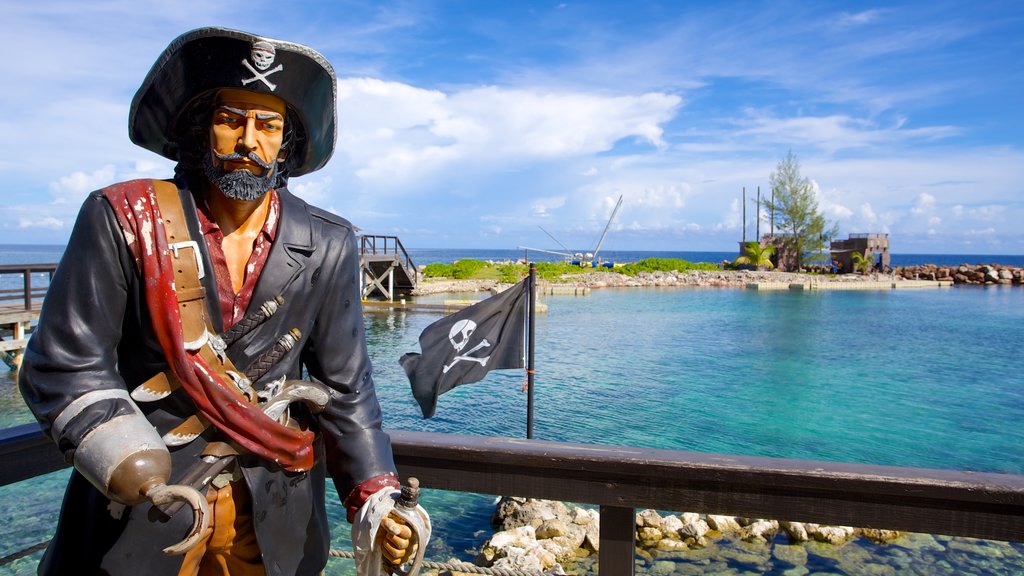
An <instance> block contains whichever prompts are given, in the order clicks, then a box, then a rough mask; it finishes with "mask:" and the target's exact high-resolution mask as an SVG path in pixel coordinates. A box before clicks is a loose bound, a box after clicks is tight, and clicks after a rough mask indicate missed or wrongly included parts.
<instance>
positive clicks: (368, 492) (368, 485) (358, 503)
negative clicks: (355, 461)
mask: <svg viewBox="0 0 1024 576" xmlns="http://www.w3.org/2000/svg"><path fill="white" fill-rule="evenodd" d="M384 488H394V489H395V490H401V489H402V483H401V482H399V481H398V476H395V475H394V474H390V473H388V474H381V475H379V476H374V477H373V478H370V479H369V480H365V481H363V482H362V483H361V484H359V485H358V486H356V487H355V488H353V489H352V491H351V492H349V494H348V496H347V497H346V498H345V502H344V504H345V509H346V510H347V511H348V521H349V523H350V524H351V523H352V521H353V520H355V518H356V513H357V512H359V509H360V508H362V507H363V504H365V503H366V500H367V499H368V498H370V496H373V495H374V494H375V493H376V492H378V491H380V490H383V489H384Z"/></svg>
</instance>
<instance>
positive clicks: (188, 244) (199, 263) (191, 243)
mask: <svg viewBox="0 0 1024 576" xmlns="http://www.w3.org/2000/svg"><path fill="white" fill-rule="evenodd" d="M167 247H168V248H170V249H171V252H174V258H175V259H180V258H178V249H179V248H191V249H192V256H193V257H195V259H196V268H198V269H199V279H200V280H202V279H203V277H204V276H206V270H204V269H203V259H202V258H200V257H199V244H196V241H195V240H187V241H185V242H175V243H174V244H169V245H168V246H167Z"/></svg>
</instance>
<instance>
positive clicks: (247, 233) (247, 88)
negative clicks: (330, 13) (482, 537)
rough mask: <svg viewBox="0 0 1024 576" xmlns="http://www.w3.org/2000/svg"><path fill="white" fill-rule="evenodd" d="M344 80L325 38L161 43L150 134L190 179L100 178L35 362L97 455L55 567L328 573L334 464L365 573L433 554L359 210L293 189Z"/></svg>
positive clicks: (35, 342) (71, 452) (80, 477)
mask: <svg viewBox="0 0 1024 576" xmlns="http://www.w3.org/2000/svg"><path fill="white" fill-rule="evenodd" d="M335 92H336V85H335V76H334V71H333V69H332V68H331V66H330V64H328V62H327V60H326V59H325V58H324V57H323V56H322V55H320V54H319V53H317V52H315V51H313V50H311V49H310V48H307V47H305V46H301V45H298V44H293V43H289V42H282V41H278V40H272V39H267V38H260V37H256V36H253V35H250V34H247V33H243V32H238V31H233V30H225V29H221V28H203V29H199V30H194V31H192V32H188V33H186V34H184V35H182V36H181V37H179V38H177V39H176V40H174V41H173V42H172V43H171V44H170V46H168V47H167V49H166V50H165V51H164V52H163V53H162V54H161V55H160V57H159V58H158V59H157V61H156V64H154V65H153V68H152V70H150V72H149V75H148V76H147V77H146V79H145V81H144V82H143V84H142V87H141V88H140V89H139V91H138V93H137V94H136V95H135V98H134V100H133V101H132V105H131V110H130V118H129V133H130V136H131V139H132V141H133V142H135V143H136V144H138V145H139V146H142V147H144V148H146V149H148V150H152V151H153V152H156V153H157V154H160V155H162V156H165V157H167V158H170V159H173V160H176V161H177V167H176V170H175V175H174V178H173V179H172V180H167V181H156V180H135V181H129V182H123V183H119V184H114V185H112V186H110V187H108V188H105V189H103V190H100V191H97V192H94V193H92V194H91V195H90V196H89V197H88V198H87V199H86V201H85V204H84V206H83V207H82V209H81V212H80V214H79V216H78V220H77V222H76V224H75V227H74V230H73V232H72V235H71V238H70V241H69V243H68V247H67V250H66V252H65V254H64V257H63V259H62V260H61V263H60V265H59V266H58V268H57V271H56V273H55V275H54V278H53V281H52V283H51V285H50V288H49V293H48V295H47V298H46V306H45V308H44V310H43V313H42V316H41V317H40V320H39V325H38V328H37V330H36V331H35V334H34V335H33V337H32V339H31V341H30V343H29V345H28V349H27V350H26V353H25V357H24V363H23V366H22V369H21V375H20V386H21V390H22V393H23V395H24V397H25V400H26V401H27V403H28V405H29V407H30V408H31V409H32V411H33V412H34V413H35V415H36V417H37V418H38V419H39V421H40V422H41V423H42V426H43V428H44V430H45V431H46V432H47V433H48V434H49V435H50V436H51V437H52V439H53V441H54V442H56V443H57V445H58V447H59V449H60V450H61V451H62V452H63V453H64V456H65V458H66V459H67V461H68V462H70V463H72V464H73V465H74V472H73V473H72V475H71V479H70V482H69V484H68V487H67V492H66V494H65V498H64V504H63V508H62V510H61V518H60V522H59V525H58V527H57V531H56V534H55V535H54V538H53V540H52V541H51V543H50V545H49V548H48V549H47V551H46V554H45V556H44V557H43V560H42V562H41V564H40V567H39V573H40V574H112V575H117V574H128V575H131V576H138V575H139V574H154V575H161V574H167V575H176V574H180V575H189V576H192V575H196V574H201V575H207V574H231V575H234V576H238V575H242V576H247V575H250V574H251V575H256V574H268V575H277V574H287V575H292V574H298V575H312V574H319V573H320V572H321V571H322V570H323V568H324V566H325V565H326V562H327V554H328V546H329V543H330V537H329V531H328V525H327V511H326V505H325V478H326V476H327V475H330V477H331V478H332V479H333V481H334V486H335V488H336V489H337V493H338V494H339V496H340V497H341V498H342V499H343V504H344V506H345V507H346V508H347V510H348V520H349V521H350V522H353V528H352V536H353V543H354V547H355V551H356V556H357V562H358V563H359V569H360V573H361V574H371V575H372V574H377V573H379V571H380V570H381V569H382V568H383V569H386V570H388V571H393V570H396V569H397V570H399V571H401V570H402V569H403V567H409V570H410V571H412V570H414V569H415V566H416V565H417V564H416V560H418V559H421V558H422V553H423V549H424V547H425V543H426V538H427V537H428V535H429V530H430V521H429V518H428V517H427V516H426V513H425V512H423V510H422V508H420V507H418V506H417V505H415V503H414V502H413V503H410V502H407V501H406V500H405V499H403V500H401V501H399V502H398V506H396V505H395V504H396V503H395V501H396V499H397V498H398V496H397V494H398V488H399V487H400V485H399V482H398V480H397V476H396V474H395V465H394V462H393V458H392V452H391V445H390V441H389V438H388V436H387V435H386V434H385V433H384V432H383V431H382V430H381V411H380V405H379V403H378V401H377V397H376V394H375V392H374V386H373V380H372V379H371V377H370V371H371V370H370V361H369V358H368V356H367V350H366V342H365V336H364V332H363V323H362V313H361V309H360V291H359V286H358V271H359V262H358V261H359V254H358V250H357V246H356V238H355V235H354V233H353V229H352V225H351V224H350V223H349V222H347V221H346V220H344V219H342V218H339V217H337V216H335V215H333V214H330V213H328V212H325V211H323V210H320V209H318V208H316V207H313V206H310V205H308V204H306V203H305V202H303V201H302V200H300V199H299V198H297V197H295V196H293V195H292V194H291V193H290V192H288V189H287V182H288V177H289V176H299V175H302V174H308V173H310V172H313V171H315V170H318V169H319V168H321V167H323V166H324V164H325V163H326V162H327V160H328V159H329V158H330V157H331V154H332V153H333V151H334V142H335V131H336V121H335ZM306 375H308V377H309V378H308V379H305V380H304V379H303V377H304V376H306ZM183 537H184V540H182V538H183Z"/></svg>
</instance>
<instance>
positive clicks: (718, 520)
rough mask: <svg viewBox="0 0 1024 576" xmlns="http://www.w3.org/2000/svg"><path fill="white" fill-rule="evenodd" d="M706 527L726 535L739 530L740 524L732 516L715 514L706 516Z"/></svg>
mask: <svg viewBox="0 0 1024 576" xmlns="http://www.w3.org/2000/svg"><path fill="white" fill-rule="evenodd" d="M707 523H708V526H709V527H710V528H711V529H712V530H714V531H716V532H721V533H723V534H726V533H728V532H736V531H737V530H739V529H740V523H739V522H737V521H736V518H734V517H732V516H718V515H716V514H708V519H707Z"/></svg>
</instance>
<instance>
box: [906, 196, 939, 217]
mask: <svg viewBox="0 0 1024 576" xmlns="http://www.w3.org/2000/svg"><path fill="white" fill-rule="evenodd" d="M932 210H935V196H932V195H931V194H928V193H927V192H922V193H921V194H919V195H918V196H917V200H916V202H915V203H914V207H913V208H911V209H910V212H911V213H913V214H927V213H929V212H931V211H932Z"/></svg>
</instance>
